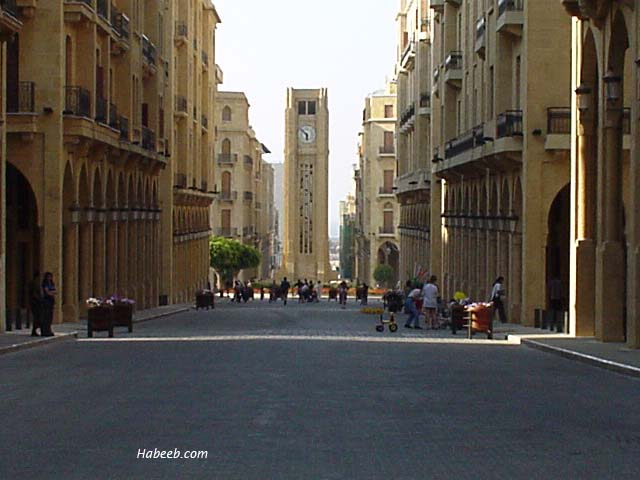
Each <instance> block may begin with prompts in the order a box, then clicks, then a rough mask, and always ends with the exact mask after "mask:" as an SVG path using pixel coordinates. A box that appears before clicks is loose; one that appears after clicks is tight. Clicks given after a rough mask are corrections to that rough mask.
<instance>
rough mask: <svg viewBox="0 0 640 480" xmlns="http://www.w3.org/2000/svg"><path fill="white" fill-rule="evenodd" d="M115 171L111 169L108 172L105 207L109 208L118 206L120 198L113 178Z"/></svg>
mask: <svg viewBox="0 0 640 480" xmlns="http://www.w3.org/2000/svg"><path fill="white" fill-rule="evenodd" d="M113 176H114V174H113V171H112V170H109V172H108V173H107V186H106V189H105V207H106V208H108V209H114V208H116V206H117V202H118V198H117V196H116V185H115V181H114V180H113Z"/></svg>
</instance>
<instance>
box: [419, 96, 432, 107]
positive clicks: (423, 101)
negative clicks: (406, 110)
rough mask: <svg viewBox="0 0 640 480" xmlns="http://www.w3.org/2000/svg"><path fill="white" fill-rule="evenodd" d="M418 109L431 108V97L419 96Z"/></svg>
mask: <svg viewBox="0 0 640 480" xmlns="http://www.w3.org/2000/svg"><path fill="white" fill-rule="evenodd" d="M420 108H431V95H429V94H428V93H423V94H421V95H420Z"/></svg>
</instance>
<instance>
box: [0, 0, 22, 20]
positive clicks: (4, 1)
mask: <svg viewBox="0 0 640 480" xmlns="http://www.w3.org/2000/svg"><path fill="white" fill-rule="evenodd" d="M0 9H1V11H2V14H5V13H8V14H9V15H11V16H12V17H13V18H18V5H17V2H16V0H0Z"/></svg>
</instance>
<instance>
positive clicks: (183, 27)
mask: <svg viewBox="0 0 640 480" xmlns="http://www.w3.org/2000/svg"><path fill="white" fill-rule="evenodd" d="M188 32H189V29H188V27H187V22H183V21H180V20H178V21H176V37H186V36H187V33H188Z"/></svg>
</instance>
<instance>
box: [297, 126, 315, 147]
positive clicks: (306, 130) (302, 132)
mask: <svg viewBox="0 0 640 480" xmlns="http://www.w3.org/2000/svg"><path fill="white" fill-rule="evenodd" d="M298 139H299V140H300V142H301V143H305V144H307V145H308V144H311V143H313V142H315V141H316V129H315V128H313V127H312V126H310V125H305V126H303V127H300V128H299V129H298Z"/></svg>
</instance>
